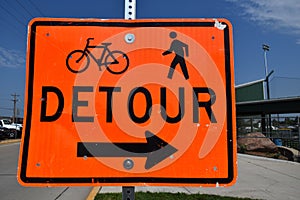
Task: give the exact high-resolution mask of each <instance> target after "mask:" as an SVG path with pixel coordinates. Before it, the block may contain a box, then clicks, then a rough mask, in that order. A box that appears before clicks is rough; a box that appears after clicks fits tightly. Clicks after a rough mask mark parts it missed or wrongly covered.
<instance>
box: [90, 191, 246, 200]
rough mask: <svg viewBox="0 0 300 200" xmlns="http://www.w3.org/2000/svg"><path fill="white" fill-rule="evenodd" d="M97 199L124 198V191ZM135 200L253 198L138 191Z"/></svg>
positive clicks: (228, 199)
mask: <svg viewBox="0 0 300 200" xmlns="http://www.w3.org/2000/svg"><path fill="white" fill-rule="evenodd" d="M95 200H122V193H103V194H97V196H96V197H95ZM135 200H251V199H249V198H237V197H224V196H218V195H208V194H185V193H165V192H160V193H151V192H136V193H135Z"/></svg>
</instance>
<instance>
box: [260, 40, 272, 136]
mask: <svg viewBox="0 0 300 200" xmlns="http://www.w3.org/2000/svg"><path fill="white" fill-rule="evenodd" d="M262 49H263V50H264V64H265V73H266V78H265V81H266V88H267V99H270V86H269V78H270V76H271V75H272V74H273V73H274V70H272V71H271V72H270V73H268V62H267V51H270V46H269V45H266V44H263V45H262ZM268 118H269V120H268V121H269V128H270V137H272V128H271V127H272V122H271V115H270V114H269V117H268ZM264 124H265V122H264Z"/></svg>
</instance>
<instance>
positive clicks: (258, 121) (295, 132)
mask: <svg viewBox="0 0 300 200" xmlns="http://www.w3.org/2000/svg"><path fill="white" fill-rule="evenodd" d="M299 119H300V116H279V115H270V116H266V117H261V116H250V117H237V136H238V138H240V137H246V134H248V133H253V132H261V133H263V134H264V135H265V136H266V137H267V138H270V139H271V140H272V141H273V142H274V143H275V144H276V145H278V146H286V147H290V148H294V149H297V150H300V127H299V124H300V123H299Z"/></svg>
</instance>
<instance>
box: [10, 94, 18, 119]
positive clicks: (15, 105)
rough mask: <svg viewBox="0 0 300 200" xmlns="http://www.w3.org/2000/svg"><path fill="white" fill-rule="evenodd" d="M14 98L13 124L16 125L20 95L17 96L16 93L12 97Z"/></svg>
mask: <svg viewBox="0 0 300 200" xmlns="http://www.w3.org/2000/svg"><path fill="white" fill-rule="evenodd" d="M11 96H12V97H13V99H12V100H11V101H13V102H14V110H13V123H16V116H17V101H19V100H18V99H17V97H18V96H20V95H17V94H16V93H14V94H12V95H11Z"/></svg>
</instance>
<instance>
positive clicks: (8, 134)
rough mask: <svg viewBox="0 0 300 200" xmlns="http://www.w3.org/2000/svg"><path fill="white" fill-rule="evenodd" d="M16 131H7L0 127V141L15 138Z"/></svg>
mask: <svg viewBox="0 0 300 200" xmlns="http://www.w3.org/2000/svg"><path fill="white" fill-rule="evenodd" d="M16 136H17V130H16V129H8V128H6V127H3V126H0V140H4V139H8V138H16Z"/></svg>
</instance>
